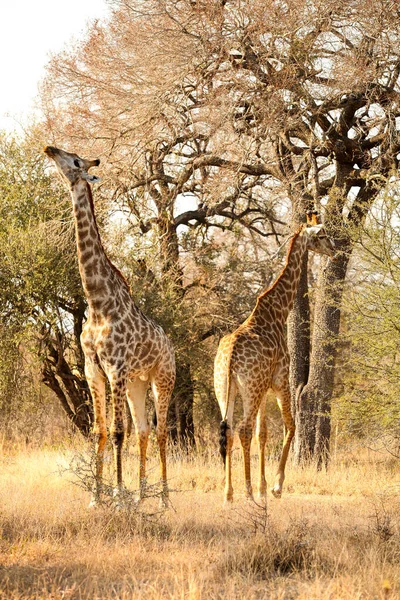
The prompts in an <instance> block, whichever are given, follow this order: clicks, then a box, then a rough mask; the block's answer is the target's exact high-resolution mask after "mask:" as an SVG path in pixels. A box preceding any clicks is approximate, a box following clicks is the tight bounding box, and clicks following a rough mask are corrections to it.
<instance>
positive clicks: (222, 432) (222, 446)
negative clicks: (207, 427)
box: [219, 419, 229, 464]
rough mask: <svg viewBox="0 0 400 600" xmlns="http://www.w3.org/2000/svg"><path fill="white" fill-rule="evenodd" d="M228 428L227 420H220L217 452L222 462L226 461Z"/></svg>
mask: <svg viewBox="0 0 400 600" xmlns="http://www.w3.org/2000/svg"><path fill="white" fill-rule="evenodd" d="M228 429H229V425H228V421H227V420H226V419H224V420H223V421H221V423H220V426H219V453H220V455H221V456H222V460H223V461H224V464H225V462H226V445H227V433H226V432H227V431H228Z"/></svg>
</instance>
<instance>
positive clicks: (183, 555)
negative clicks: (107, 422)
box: [0, 444, 400, 600]
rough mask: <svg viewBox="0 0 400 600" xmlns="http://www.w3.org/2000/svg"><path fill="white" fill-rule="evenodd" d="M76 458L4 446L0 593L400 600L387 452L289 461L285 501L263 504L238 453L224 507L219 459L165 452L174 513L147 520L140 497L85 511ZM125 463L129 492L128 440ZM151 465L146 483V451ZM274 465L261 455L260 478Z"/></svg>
mask: <svg viewBox="0 0 400 600" xmlns="http://www.w3.org/2000/svg"><path fill="white" fill-rule="evenodd" d="M79 452H83V450H82V448H79V447H78V448H76V447H75V448H74V449H71V448H70V447H69V448H61V449H26V448H21V449H19V450H18V449H17V450H15V449H14V450H13V451H12V452H11V451H3V452H2V454H1V456H0V460H1V469H0V479H1V481H0V534H1V536H0V599H7V600H17V599H18V600H22V599H24V600H28V599H34V598H41V599H46V600H50V599H53V600H58V599H71V600H75V599H77V600H78V599H90V600H95V599H100V598H107V599H108V598H112V599H117V598H118V599H121V600H127V599H129V598H135V599H146V600H156V599H161V598H166V599H180V600H183V599H190V600H197V599H205V598H207V599H208V598H212V599H220V598H221V599H222V598H223V599H224V600H234V599H235V600H236V599H241V598H243V599H244V598H246V599H249V600H251V599H256V598H257V599H258V598H260V599H261V598H266V599H267V598H268V599H271V600H283V599H302V600H309V599H324V600H328V599H351V600H355V599H361V598H362V599H364V598H365V599H367V598H400V474H399V473H400V472H399V464H398V462H397V461H395V460H392V459H390V457H384V456H382V455H370V456H369V455H368V454H366V453H365V452H364V453H361V452H360V453H358V452H355V453H354V455H353V456H349V455H348V454H346V458H343V457H340V455H337V456H336V458H335V461H334V462H333V463H332V465H331V467H330V468H329V470H328V471H327V472H324V471H323V472H319V473H317V472H316V471H315V468H313V467H307V468H304V469H298V468H294V467H293V466H291V465H289V466H288V469H287V477H286V485H285V488H284V496H283V497H282V499H281V500H277V499H274V498H273V497H272V496H269V497H268V500H267V505H266V507H262V506H257V505H256V504H254V503H251V502H248V501H246V500H245V499H244V497H243V493H242V469H241V467H242V465H241V457H240V452H239V450H238V449H237V450H235V481H234V486H235V493H236V497H235V502H234V503H233V505H232V506H231V507H229V508H224V507H223V506H222V492H223V481H222V476H223V469H222V465H221V462H220V459H219V457H218V455H217V454H216V453H211V452H207V451H204V452H201V453H198V454H197V455H196V456H194V457H192V458H189V459H188V458H187V457H185V456H184V455H179V454H178V453H176V454H175V455H174V456H170V459H169V471H170V487H171V488H173V490H174V491H173V492H172V494H171V500H172V508H170V509H169V510H167V511H166V512H164V513H162V514H159V515H155V516H153V517H151V511H152V506H151V504H152V502H153V501H152V500H147V501H146V502H147V503H148V507H147V509H146V507H145V506H143V507H142V509H141V510H143V514H142V515H139V514H138V513H137V512H135V511H132V510H127V509H122V510H119V511H115V510H113V509H112V508H110V507H99V508H97V509H88V503H89V499H90V498H89V494H88V492H87V491H85V490H84V489H81V488H80V487H78V486H77V485H74V484H73V483H72V481H73V480H74V478H76V473H75V472H73V471H71V470H70V469H69V465H70V464H71V460H72V458H73V456H74V455H76V453H78V454H79ZM357 455H358V456H357ZM256 464H257V461H256V457H254V469H253V471H254V473H256ZM124 465H125V473H126V475H125V478H126V483H127V485H128V487H131V488H132V489H133V488H134V487H135V481H136V472H137V457H136V452H135V448H134V444H131V445H130V447H129V449H128V450H127V451H126V453H125V458H124ZM149 467H150V470H149V480H150V481H152V480H154V481H155V480H156V479H157V476H158V461H157V456H156V453H155V451H154V449H153V450H152V452H151V453H150V460H149ZM275 468H276V461H275V460H273V461H272V460H271V461H270V462H269V463H268V479H269V481H272V478H273V474H274V470H275ZM65 469H67V470H65ZM146 502H145V503H144V505H145V504H146ZM146 515H147V516H146Z"/></svg>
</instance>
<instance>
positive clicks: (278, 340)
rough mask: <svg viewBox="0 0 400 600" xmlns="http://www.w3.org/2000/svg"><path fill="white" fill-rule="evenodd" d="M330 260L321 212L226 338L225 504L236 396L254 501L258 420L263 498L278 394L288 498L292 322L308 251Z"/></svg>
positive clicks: (221, 361) (219, 361)
mask: <svg viewBox="0 0 400 600" xmlns="http://www.w3.org/2000/svg"><path fill="white" fill-rule="evenodd" d="M307 249H308V250H313V251H314V252H318V253H320V254H326V255H328V256H330V257H333V255H334V246H333V244H332V242H331V240H330V239H329V238H328V237H327V235H326V232H325V230H324V228H323V225H321V224H319V223H318V217H317V213H316V212H310V213H308V214H307V225H302V226H301V227H300V228H299V229H298V231H297V232H296V233H295V234H294V235H293V236H292V238H291V241H290V246H289V250H288V254H287V258H286V265H285V267H284V268H283V270H282V272H281V274H280V275H279V277H278V278H277V280H276V281H275V283H274V284H273V285H272V286H271V287H270V288H269V289H268V290H267V291H265V292H264V293H263V294H261V295H260V296H259V297H258V299H257V303H256V306H255V308H254V310H253V312H252V313H251V315H250V316H249V317H248V318H247V319H246V321H244V323H242V324H241V325H240V326H239V327H238V328H237V329H236V331H234V332H233V333H231V334H229V335H227V336H225V337H223V338H222V339H221V341H220V343H219V346H218V351H217V355H216V357H215V368H214V386H215V393H216V396H217V400H218V404H219V407H220V410H221V415H222V418H223V420H222V422H221V428H220V434H221V436H220V452H221V455H222V457H223V459H224V462H225V501H226V502H230V501H232V499H233V487H232V469H231V451H232V444H233V429H232V421H233V408H234V402H235V396H236V393H237V392H239V393H240V395H241V397H242V401H243V419H242V421H241V423H240V424H239V427H238V433H239V438H240V441H241V444H242V450H243V458H244V476H245V482H246V496H247V497H248V498H253V491H252V486H251V475H250V445H251V439H252V435H253V429H254V425H255V423H256V421H257V438H258V446H259V457H260V464H259V467H260V482H259V493H260V497H261V498H263V497H265V494H266V480H265V444H266V441H267V425H266V394H267V392H268V390H269V389H270V388H272V390H273V391H274V392H275V394H276V396H277V399H278V404H279V407H280V410H281V413H282V418H283V422H284V426H285V438H284V442H283V449H282V454H281V458H280V461H279V467H278V472H277V475H276V479H275V484H274V487H273V488H272V490H271V491H272V493H273V494H274V496H276V497H280V496H281V494H282V485H283V481H284V478H285V465H286V460H287V456H288V453H289V448H290V443H291V441H292V438H293V436H294V431H295V426H294V422H293V418H292V414H291V396H290V387H289V353H288V349H287V344H286V320H287V317H288V314H289V311H290V310H291V309H292V307H293V303H294V298H295V294H296V290H297V286H298V283H299V279H300V270H301V264H302V258H303V255H304V252H305V251H306V250H307Z"/></svg>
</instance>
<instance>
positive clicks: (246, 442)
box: [238, 415, 254, 500]
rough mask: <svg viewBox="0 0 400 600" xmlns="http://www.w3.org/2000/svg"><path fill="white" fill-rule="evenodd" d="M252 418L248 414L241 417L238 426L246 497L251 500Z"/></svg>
mask: <svg viewBox="0 0 400 600" xmlns="http://www.w3.org/2000/svg"><path fill="white" fill-rule="evenodd" d="M253 427H254V419H253V418H251V417H250V416H248V415H247V416H246V415H245V417H244V418H243V420H242V422H241V423H240V425H239V427H238V433H239V438H240V441H241V444H242V450H243V461H244V479H245V485H246V497H247V498H249V499H250V500H253V488H252V486H251V468H250V449H251V439H252V437H253Z"/></svg>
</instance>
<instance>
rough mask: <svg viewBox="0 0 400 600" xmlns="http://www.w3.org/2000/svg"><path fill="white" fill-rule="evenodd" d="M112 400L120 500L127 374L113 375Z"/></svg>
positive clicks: (111, 380)
mask: <svg viewBox="0 0 400 600" xmlns="http://www.w3.org/2000/svg"><path fill="white" fill-rule="evenodd" d="M109 379H110V386H111V398H112V420H111V426H110V436H111V440H112V444H113V448H114V465H115V471H116V473H117V487H116V489H115V496H116V497H117V498H118V497H119V496H121V494H122V488H123V483H122V447H123V444H124V437H125V422H124V411H125V402H126V397H127V396H126V390H127V387H126V376H125V374H123V375H122V374H120V375H113V376H111V377H110V378H109Z"/></svg>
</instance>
